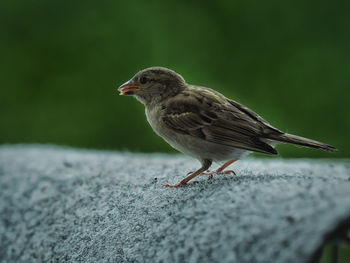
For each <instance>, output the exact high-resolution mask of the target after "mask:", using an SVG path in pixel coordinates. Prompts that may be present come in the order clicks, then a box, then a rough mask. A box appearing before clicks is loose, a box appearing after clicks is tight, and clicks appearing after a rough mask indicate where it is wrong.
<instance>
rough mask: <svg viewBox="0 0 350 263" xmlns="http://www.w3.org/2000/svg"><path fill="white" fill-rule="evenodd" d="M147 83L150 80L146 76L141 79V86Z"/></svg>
mask: <svg viewBox="0 0 350 263" xmlns="http://www.w3.org/2000/svg"><path fill="white" fill-rule="evenodd" d="M147 81H148V78H146V77H144V76H143V77H141V78H140V83H141V84H145V83H146V82H147Z"/></svg>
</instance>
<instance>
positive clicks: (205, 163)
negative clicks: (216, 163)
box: [164, 159, 212, 188]
mask: <svg viewBox="0 0 350 263" xmlns="http://www.w3.org/2000/svg"><path fill="white" fill-rule="evenodd" d="M211 163H212V161H211V160H208V159H206V160H203V161H202V167H201V168H200V169H198V170H197V171H195V172H193V173H191V174H190V175H189V176H187V177H186V178H185V179H183V180H182V181H181V182H180V183H178V184H175V185H170V184H166V185H164V187H171V188H174V187H183V186H188V185H190V184H194V183H197V182H192V183H188V182H189V181H190V180H192V179H193V178H195V177H196V176H197V175H200V174H201V173H203V172H204V171H206V170H208V169H209V167H210V165H211Z"/></svg>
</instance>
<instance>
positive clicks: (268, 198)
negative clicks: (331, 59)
mask: <svg viewBox="0 0 350 263" xmlns="http://www.w3.org/2000/svg"><path fill="white" fill-rule="evenodd" d="M198 167H199V163H198V162H197V161H195V160H194V159H190V158H187V157H185V156H174V155H172V156H170V155H161V154H153V155H146V154H131V153H118V152H105V151H86V150H76V149H69V148H60V147H52V146H38V145H28V146H23V145H22V146H21V145H18V146H6V145H5V146H2V147H0V200H1V201H0V259H1V262H48V261H51V262H250V263H251V262H308V261H310V260H312V258H313V257H314V254H315V253H316V251H317V249H318V248H319V247H320V246H321V245H322V244H323V243H324V242H325V240H326V239H328V238H331V237H332V235H333V236H334V235H337V234H339V233H338V232H339V231H338V232H336V229H337V228H339V227H340V226H342V225H344V223H345V222H346V221H347V220H349V218H350V181H349V178H350V173H349V172H350V164H349V162H346V161H341V162H340V161H325V160H323V161H322V160H300V159H299V160H283V159H278V158H274V159H245V160H242V161H239V162H237V163H235V164H234V165H233V166H232V168H233V169H235V171H236V173H237V175H236V176H233V175H225V176H223V175H220V176H215V177H214V180H211V181H208V180H206V178H205V177H204V176H202V177H201V178H199V181H200V183H198V184H196V185H193V186H191V187H186V188H180V189H167V188H163V187H162V185H163V184H165V183H176V182H178V181H179V180H181V179H182V178H183V177H184V176H185V175H186V173H187V172H188V171H191V170H194V169H196V168H198Z"/></svg>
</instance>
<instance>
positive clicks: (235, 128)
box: [118, 67, 337, 188]
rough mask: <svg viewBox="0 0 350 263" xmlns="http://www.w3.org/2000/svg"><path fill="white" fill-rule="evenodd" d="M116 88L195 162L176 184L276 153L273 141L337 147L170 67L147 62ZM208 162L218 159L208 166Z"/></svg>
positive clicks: (329, 149) (153, 126) (159, 132)
mask: <svg viewBox="0 0 350 263" xmlns="http://www.w3.org/2000/svg"><path fill="white" fill-rule="evenodd" d="M118 91H119V92H120V95H122V96H133V97H135V98H136V99H137V100H138V101H140V102H141V103H142V104H144V106H145V113H146V117H147V120H148V122H149V124H150V125H151V127H152V129H153V130H154V131H155V133H156V134H158V135H159V136H160V137H162V138H163V139H164V140H165V141H166V142H167V143H168V144H170V145H171V146H172V147H173V148H175V149H176V150H178V151H180V152H182V153H184V154H186V155H189V156H192V157H194V158H196V159H198V160H199V161H200V162H201V167H200V168H199V169H198V170H196V171H194V172H190V173H188V174H187V175H188V176H187V177H185V178H184V179H183V180H181V181H180V182H179V183H178V184H175V185H170V184H166V185H164V186H165V187H170V188H177V187H184V186H188V185H191V184H193V183H196V181H192V182H190V181H191V180H192V179H193V178H195V177H196V176H198V175H209V178H212V176H213V175H214V174H231V173H232V174H235V172H234V171H232V170H225V169H226V168H227V167H228V166H229V165H231V164H232V163H234V162H235V161H237V160H239V159H241V158H243V157H245V156H246V155H248V154H250V153H252V152H258V153H263V154H269V155H277V154H278V153H277V150H276V149H275V148H274V147H275V146H276V144H278V143H289V144H296V145H301V146H306V147H311V148H316V149H321V150H325V151H330V152H335V151H337V148H335V147H333V146H331V145H328V144H325V143H322V142H318V141H315V140H311V139H308V138H304V137H300V136H296V135H292V134H288V133H285V132H282V131H280V130H279V129H277V128H275V127H273V126H272V125H271V124H269V123H268V122H267V121H266V120H264V119H263V118H262V117H260V116H259V115H258V114H257V113H255V112H254V111H252V110H250V109H249V108H248V107H246V106H244V105H242V104H240V103H238V102H236V101H234V100H232V99H229V98H227V97H225V96H224V95H223V94H221V93H219V92H218V91H215V90H214V89H210V88H207V87H202V86H196V85H191V84H188V83H186V81H185V80H184V78H183V77H182V76H181V75H180V74H178V73H176V72H175V71H173V70H171V69H168V68H165V67H150V68H146V69H143V70H141V71H139V72H137V73H136V74H135V75H134V76H133V77H132V78H131V79H130V80H129V81H127V82H125V83H124V84H122V85H121V86H120V87H119V88H118ZM213 162H218V163H223V165H221V166H220V167H219V168H218V169H217V170H215V171H209V172H207V171H208V169H209V168H210V166H211V165H212V163H213Z"/></svg>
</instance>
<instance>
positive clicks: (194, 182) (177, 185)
mask: <svg viewBox="0 0 350 263" xmlns="http://www.w3.org/2000/svg"><path fill="white" fill-rule="evenodd" d="M197 183H198V181H193V182H190V183H181V182H180V183H178V184H174V185H171V184H165V185H163V186H164V187H167V188H180V187H185V186H190V185H193V184H197Z"/></svg>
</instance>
